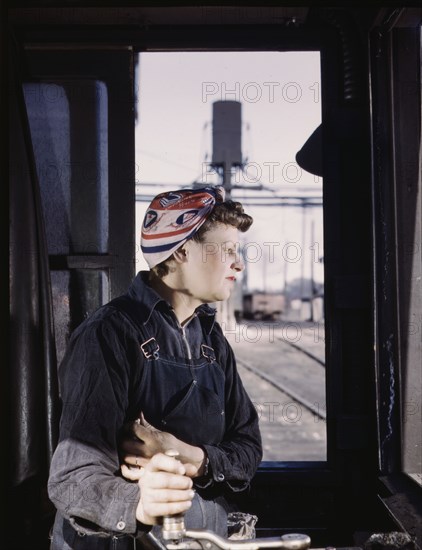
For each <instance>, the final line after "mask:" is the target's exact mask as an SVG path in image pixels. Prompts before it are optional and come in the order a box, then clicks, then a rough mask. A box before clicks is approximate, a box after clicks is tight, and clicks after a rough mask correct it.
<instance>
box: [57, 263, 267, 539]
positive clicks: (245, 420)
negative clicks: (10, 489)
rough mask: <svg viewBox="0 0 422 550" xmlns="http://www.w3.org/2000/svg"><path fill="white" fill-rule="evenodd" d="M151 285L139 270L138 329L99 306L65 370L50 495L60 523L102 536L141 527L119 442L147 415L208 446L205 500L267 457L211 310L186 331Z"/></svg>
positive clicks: (240, 480)
mask: <svg viewBox="0 0 422 550" xmlns="http://www.w3.org/2000/svg"><path fill="white" fill-rule="evenodd" d="M147 280H148V272H142V273H138V275H137V276H136V278H135V279H134V281H133V283H132V285H131V286H130V288H129V290H128V292H127V294H126V295H125V300H126V302H129V303H130V305H131V309H132V311H135V312H136V317H137V322H138V324H137V323H136V322H135V323H134V322H133V318H132V317H131V316H128V315H127V313H126V312H125V311H122V310H121V309H119V307H117V306H116V303H115V302H114V301H112V302H111V303H110V304H107V305H105V306H103V307H101V308H99V309H98V310H97V311H96V312H95V313H94V314H93V315H92V316H91V317H90V318H89V319H87V320H86V321H85V322H84V323H82V324H81V325H80V326H79V327H78V328H77V329H76V331H75V332H74V333H73V335H72V337H71V340H70V343H69V346H68V349H67V352H66V355H65V357H64V359H63V362H62V364H61V365H60V368H59V380H60V390H61V398H62V402H63V411H62V417H61V424H60V441H59V445H58V447H57V449H56V451H55V453H54V456H53V461H52V465H51V469H50V479H49V496H50V498H51V500H52V502H53V503H54V505H55V506H56V508H57V509H58V511H59V512H60V514H61V515H62V516H63V517H64V518H68V519H70V521H71V522H74V521H75V518H76V522H77V524H78V525H81V524H86V525H89V524H94V526H97V527H98V529H99V530H100V531H102V532H104V533H122V534H123V533H135V532H136V529H137V523H136V517H135V511H136V506H137V504H138V501H139V488H138V484H137V483H133V482H129V481H127V480H125V479H123V478H122V477H121V475H120V468H119V465H120V462H119V456H118V436H119V432H120V430H121V428H122V426H123V425H124V424H125V423H126V422H128V421H130V420H134V419H135V418H137V417H138V415H139V413H140V412H141V411H142V412H143V413H144V415H145V418H146V420H147V421H148V422H150V423H151V424H152V425H153V426H155V427H156V428H158V429H160V430H163V431H168V432H171V433H173V434H174V435H176V436H177V437H178V438H179V439H182V440H183V441H186V442H188V443H190V444H193V445H197V446H202V447H203V448H204V449H205V451H206V453H207V455H208V457H209V464H210V470H209V471H210V475H209V478H206V479H205V480H204V479H203V480H201V481H200V482H199V480H198V482H197V490H198V491H199V494H201V492H203V494H204V496H205V498H206V495H207V494H208V495H212V497H217V498H220V496H225V497H226V498H227V497H228V498H229V497H230V493H231V492H237V491H242V490H244V489H246V488H247V487H248V485H249V483H250V481H251V479H252V477H253V476H254V474H255V472H256V469H257V467H258V465H259V463H260V461H261V458H262V447H261V437H260V432H259V427H258V418H257V414H256V411H255V408H254V406H253V404H252V403H251V401H250V399H249V397H248V395H247V394H246V392H245V389H244V387H243V384H242V382H241V380H240V378H239V375H238V373H237V369H236V364H235V359H234V355H233V351H232V349H231V347H230V345H229V343H228V342H227V340H226V338H225V337H224V335H223V333H222V330H221V328H220V326H219V325H218V323H217V322H215V311H214V310H213V309H212V308H210V307H209V306H207V305H203V306H200V307H199V308H197V310H196V312H195V315H194V316H193V317H192V319H191V320H190V321H189V323H187V325H185V327H183V328H182V327H181V326H180V324H179V322H178V321H177V318H176V316H175V314H174V312H173V310H172V308H171V306H170V305H169V304H168V303H167V302H166V301H165V300H163V299H162V298H161V297H160V296H159V295H158V294H157V293H156V292H155V291H154V290H153V289H151V288H150V287H149V286H148V284H147ZM148 341H149V342H148ZM145 342H148V343H147V344H146V345H145V346H144V345H143V344H145ZM81 520H82V522H81ZM82 529H83V527H82ZM89 532H90V529H89V528H87V533H89Z"/></svg>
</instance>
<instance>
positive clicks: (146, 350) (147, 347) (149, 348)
mask: <svg viewBox="0 0 422 550" xmlns="http://www.w3.org/2000/svg"><path fill="white" fill-rule="evenodd" d="M159 349H160V346H159V345H158V343H157V340H156V339H155V338H150V339H149V340H146V342H144V343H143V344H141V350H142V353H143V354H144V355H145V357H146V358H147V359H150V358H151V357H154V359H158V357H159V353H158V350H159Z"/></svg>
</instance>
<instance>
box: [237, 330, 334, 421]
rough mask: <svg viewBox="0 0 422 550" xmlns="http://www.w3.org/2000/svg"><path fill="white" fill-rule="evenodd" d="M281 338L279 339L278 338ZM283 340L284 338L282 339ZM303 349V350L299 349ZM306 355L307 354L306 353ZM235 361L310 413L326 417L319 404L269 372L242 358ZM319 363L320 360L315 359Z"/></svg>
mask: <svg viewBox="0 0 422 550" xmlns="http://www.w3.org/2000/svg"><path fill="white" fill-rule="evenodd" d="M280 340H281V339H280ZM283 341H284V340H283ZM301 351H303V350H301ZM307 355H308V354H307ZM312 359H314V360H316V359H315V357H312ZM236 362H237V363H238V364H239V365H240V366H242V367H243V368H245V369H247V370H248V371H249V372H252V373H253V374H255V375H256V376H258V377H259V378H261V379H262V380H265V381H266V382H267V383H268V384H270V385H271V386H273V387H274V388H276V389H277V390H278V391H280V392H282V393H284V394H286V395H288V396H289V397H291V398H292V399H294V400H295V401H296V402H297V403H299V404H300V405H302V406H303V407H305V408H306V409H307V410H308V411H310V412H311V413H312V414H314V415H316V416H317V417H319V418H322V419H323V420H325V419H326V416H327V415H326V412H325V411H324V410H322V409H320V407H319V406H315V404H314V403H311V402H310V401H309V400H308V399H306V397H304V396H303V395H300V394H299V393H298V392H297V391H295V390H293V389H292V388H289V387H287V386H286V384H285V383H283V382H281V381H279V380H276V379H275V378H274V377H273V376H271V375H270V374H268V373H266V372H263V371H261V370H260V369H258V368H256V367H254V366H252V365H251V364H249V363H248V362H246V361H244V360H243V359H239V358H237V360H236ZM317 362H318V363H320V361H317Z"/></svg>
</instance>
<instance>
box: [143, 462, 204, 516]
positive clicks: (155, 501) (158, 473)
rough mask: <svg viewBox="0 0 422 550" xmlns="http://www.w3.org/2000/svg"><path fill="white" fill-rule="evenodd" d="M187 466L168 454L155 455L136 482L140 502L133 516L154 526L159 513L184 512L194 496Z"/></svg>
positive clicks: (162, 514) (160, 514)
mask: <svg viewBox="0 0 422 550" xmlns="http://www.w3.org/2000/svg"><path fill="white" fill-rule="evenodd" d="M185 474H186V468H185V466H184V465H183V464H181V463H180V462H179V461H178V460H176V459H175V458H173V457H171V456H167V455H165V454H162V453H159V454H156V455H154V456H153V457H152V458H151V460H150V461H149V463H148V464H147V466H146V467H145V469H144V473H143V475H142V476H141V477H140V479H139V481H138V484H139V487H140V494H141V497H140V501H139V505H138V507H137V512H136V517H137V518H138V519H139V520H140V521H142V522H143V523H146V524H149V525H153V524H154V523H157V522H158V518H159V517H160V516H164V515H169V514H178V513H182V512H185V511H186V510H188V509H189V508H190V506H191V501H192V499H193V497H194V495H195V492H194V491H193V490H192V485H193V482H192V479H191V478H190V477H187V476H186V475H185Z"/></svg>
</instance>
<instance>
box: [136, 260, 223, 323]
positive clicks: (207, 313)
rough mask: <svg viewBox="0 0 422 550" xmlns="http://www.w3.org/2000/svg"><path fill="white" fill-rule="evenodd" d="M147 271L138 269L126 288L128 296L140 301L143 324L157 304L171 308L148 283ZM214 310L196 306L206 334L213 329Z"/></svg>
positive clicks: (206, 306)
mask: <svg viewBox="0 0 422 550" xmlns="http://www.w3.org/2000/svg"><path fill="white" fill-rule="evenodd" d="M148 278H149V271H140V272H139V273H138V274H137V275H136V277H135V278H134V280H133V281H132V284H131V285H130V287H129V289H128V292H127V294H128V296H129V297H130V298H132V299H134V300H136V301H137V302H140V303H142V305H143V306H145V307H143V308H142V310H141V311H140V319H141V322H142V323H143V324H145V323H147V322H148V321H149V319H150V317H151V315H152V312H153V311H154V309H155V308H156V307H157V306H158V304H160V305H161V304H162V305H163V306H164V307H167V309H169V310H170V309H172V308H171V305H170V304H169V303H168V302H167V301H166V300H164V298H162V297H161V296H160V295H159V294H158V293H157V292H156V291H155V290H154V289H153V288H151V287H150V286H149V284H148ZM215 313H216V310H215V309H214V308H212V307H210V306H209V305H207V304H202V305H200V306H199V307H197V308H196V314H197V315H198V318H199V320H200V321H201V324H202V326H203V327H204V329H205V331H206V332H207V334H210V332H211V331H212V329H213V326H214V323H215Z"/></svg>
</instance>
